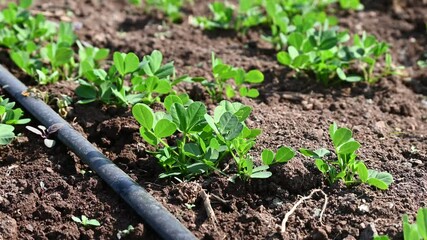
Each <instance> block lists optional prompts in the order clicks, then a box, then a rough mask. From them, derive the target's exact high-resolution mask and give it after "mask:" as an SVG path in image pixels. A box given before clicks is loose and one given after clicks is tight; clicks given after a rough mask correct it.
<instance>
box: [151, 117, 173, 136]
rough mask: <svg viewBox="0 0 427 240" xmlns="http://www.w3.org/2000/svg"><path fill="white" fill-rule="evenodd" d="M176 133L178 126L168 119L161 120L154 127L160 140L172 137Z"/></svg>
mask: <svg viewBox="0 0 427 240" xmlns="http://www.w3.org/2000/svg"><path fill="white" fill-rule="evenodd" d="M175 131H176V125H175V124H174V123H173V122H171V121H169V120H168V119H160V120H159V121H158V122H157V124H156V126H155V127H154V134H155V135H156V137H158V138H165V137H169V136H171V135H172V134H173V133H174V132H175Z"/></svg>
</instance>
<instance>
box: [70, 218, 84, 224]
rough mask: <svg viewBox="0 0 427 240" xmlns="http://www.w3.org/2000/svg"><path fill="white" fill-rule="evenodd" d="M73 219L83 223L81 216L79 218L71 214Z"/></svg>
mask: <svg viewBox="0 0 427 240" xmlns="http://www.w3.org/2000/svg"><path fill="white" fill-rule="evenodd" d="M71 219H73V221H74V222H77V223H82V220H80V218H78V217H76V216H71Z"/></svg>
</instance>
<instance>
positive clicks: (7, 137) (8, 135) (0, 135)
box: [0, 124, 15, 145]
mask: <svg viewBox="0 0 427 240" xmlns="http://www.w3.org/2000/svg"><path fill="white" fill-rule="evenodd" d="M13 130H15V128H14V127H13V126H10V125H6V124H0V145H7V144H9V143H10V142H12V140H13V139H14V138H15V134H14V133H13Z"/></svg>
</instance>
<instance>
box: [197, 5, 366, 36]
mask: <svg viewBox="0 0 427 240" xmlns="http://www.w3.org/2000/svg"><path fill="white" fill-rule="evenodd" d="M337 2H339V5H340V6H341V7H342V8H344V9H362V8H363V5H362V4H360V2H359V0H352V1H346V0H340V1H336V0H324V1H314V0H291V1H282V0H272V1H263V0H240V1H239V2H238V5H237V6H235V5H233V4H231V3H228V2H213V3H210V4H209V9H210V11H211V16H210V17H205V16H196V17H192V18H191V19H190V23H192V24H193V25H195V26H198V27H200V28H203V29H206V30H213V29H235V30H237V31H246V30H247V29H249V28H253V27H257V26H270V27H271V34H272V38H270V40H273V41H272V42H274V43H276V40H278V41H279V42H280V41H281V40H285V39H280V37H279V36H280V35H282V36H281V37H286V33H287V32H288V31H292V28H293V26H289V25H290V24H292V23H293V22H294V21H293V18H294V17H295V16H296V19H295V23H297V22H298V21H303V22H305V23H312V24H313V23H315V21H313V20H314V19H313V16H315V15H317V14H318V15H319V17H316V18H315V20H321V19H323V20H324V19H325V17H326V14H325V11H326V7H327V6H329V5H331V4H333V3H337ZM307 17H309V18H310V19H307ZM323 20H322V21H321V22H323ZM288 26H289V27H288ZM283 34H285V35H283ZM285 42H286V40H285ZM277 43H278V42H277Z"/></svg>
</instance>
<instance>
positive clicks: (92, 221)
mask: <svg viewBox="0 0 427 240" xmlns="http://www.w3.org/2000/svg"><path fill="white" fill-rule="evenodd" d="M71 219H72V220H73V221H74V222H76V223H80V224H81V225H83V226H84V227H91V226H95V227H99V226H101V223H99V222H98V220H96V219H89V218H87V217H86V216H85V215H82V216H81V218H78V217H76V216H71Z"/></svg>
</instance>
